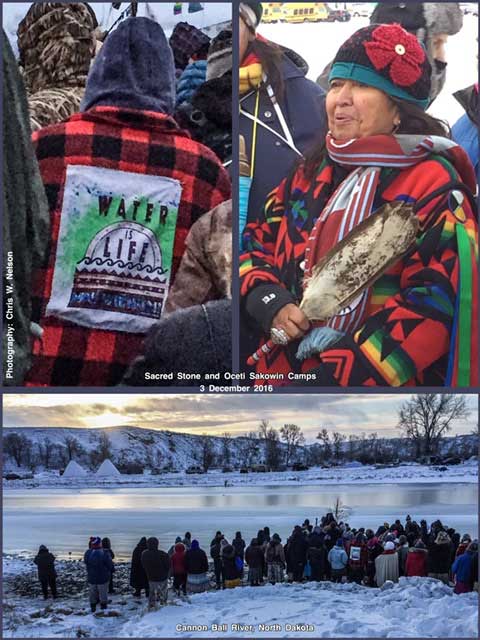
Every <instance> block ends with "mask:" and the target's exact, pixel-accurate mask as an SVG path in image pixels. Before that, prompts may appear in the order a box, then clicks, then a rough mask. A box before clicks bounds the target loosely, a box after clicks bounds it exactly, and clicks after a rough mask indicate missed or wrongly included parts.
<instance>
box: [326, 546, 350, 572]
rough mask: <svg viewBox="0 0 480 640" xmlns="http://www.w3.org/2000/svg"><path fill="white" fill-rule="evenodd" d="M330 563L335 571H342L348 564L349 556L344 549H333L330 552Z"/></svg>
mask: <svg viewBox="0 0 480 640" xmlns="http://www.w3.org/2000/svg"><path fill="white" fill-rule="evenodd" d="M328 562H329V563H330V566H331V567H332V569H334V570H335V571H342V570H343V569H345V567H346V566H347V563H348V556H347V553H346V551H345V549H344V548H343V547H337V546H335V547H333V548H332V549H330V551H329V552H328Z"/></svg>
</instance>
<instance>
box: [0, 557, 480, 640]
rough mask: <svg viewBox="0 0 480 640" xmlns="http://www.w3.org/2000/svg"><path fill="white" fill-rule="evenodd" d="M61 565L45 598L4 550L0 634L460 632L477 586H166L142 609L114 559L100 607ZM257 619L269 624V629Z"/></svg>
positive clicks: (76, 574) (424, 581) (472, 623)
mask: <svg viewBox="0 0 480 640" xmlns="http://www.w3.org/2000/svg"><path fill="white" fill-rule="evenodd" d="M57 565H58V574H59V580H58V581H59V594H60V595H59V598H58V599H57V600H55V601H52V600H49V601H48V604H47V603H45V602H44V601H43V600H42V599H41V597H40V588H39V585H38V581H37V580H36V577H35V573H34V571H33V570H32V569H31V567H32V563H31V562H30V563H27V561H26V560H24V559H23V560H22V559H20V558H18V557H17V558H4V603H3V612H4V619H3V624H4V637H6V638H11V637H35V638H45V637H59V636H60V637H77V638H78V637H100V638H101V637H103V638H107V637H110V638H112V637H116V638H129V637H136V638H139V637H140V638H173V637H179V638H185V637H192V638H204V637H222V636H223V637H232V636H235V637H250V638H251V637H272V638H276V637H309V638H312V637H363V638H374V637H377V638H378V637H384V638H392V637H397V638H398V637H402V638H410V637H411V638H415V637H422V638H447V637H455V638H460V637H473V636H475V635H476V632H477V620H478V594H476V593H469V594H463V595H461V596H457V595H455V594H453V590H452V588H451V587H449V586H446V585H443V584H442V583H441V582H439V581H437V580H432V579H431V578H400V582H399V584H396V585H394V584H393V583H386V585H384V587H383V588H382V589H369V588H367V587H362V586H359V585H356V584H342V585H337V584H332V583H328V582H323V583H312V582H310V583H303V584H278V585H276V586H272V585H266V586H262V587H249V586H245V587H241V588H240V587H239V588H237V589H233V590H226V591H209V592H207V593H203V594H196V595H191V596H187V597H186V598H184V597H182V598H178V597H176V596H175V595H174V594H173V593H172V592H171V591H170V592H169V596H168V603H167V605H166V606H164V607H161V608H160V609H159V610H158V611H154V612H148V611H147V607H146V601H145V599H142V600H139V599H134V598H133V597H132V596H131V589H130V588H129V586H128V565H117V572H116V574H115V589H116V593H115V595H113V596H111V602H110V604H109V607H108V609H107V615H106V616H103V615H101V614H97V615H92V614H91V613H90V611H89V606H88V601H87V593H86V585H85V578H84V575H85V570H84V568H83V566H82V563H81V562H70V563H67V562H62V563H57ZM67 569H68V571H67ZM12 570H15V572H16V573H17V575H16V576H15V577H14V576H13V575H12V573H11V572H12ZM67 574H68V575H67ZM20 593H24V595H20ZM64 593H68V594H69V595H68V597H66V596H64V595H63V594H64ZM214 625H217V627H215V626H214ZM220 625H227V626H226V627H225V628H222V627H221V626H220ZM233 625H241V626H233ZM260 625H272V627H271V630H270V631H267V630H266V628H265V627H261V626H260ZM288 625H290V626H288ZM242 626H243V628H242ZM188 629H203V630H199V631H197V630H192V631H189V630H188Z"/></svg>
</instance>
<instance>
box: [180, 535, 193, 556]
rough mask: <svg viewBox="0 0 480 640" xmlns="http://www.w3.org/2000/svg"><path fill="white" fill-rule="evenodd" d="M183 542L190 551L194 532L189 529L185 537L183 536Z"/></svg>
mask: <svg viewBox="0 0 480 640" xmlns="http://www.w3.org/2000/svg"><path fill="white" fill-rule="evenodd" d="M182 542H183V544H184V545H185V550H186V551H188V550H189V549H190V547H191V545H192V534H191V533H190V531H187V532H186V533H185V537H184V538H183V540H182Z"/></svg>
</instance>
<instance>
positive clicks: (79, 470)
mask: <svg viewBox="0 0 480 640" xmlns="http://www.w3.org/2000/svg"><path fill="white" fill-rule="evenodd" d="M86 475H87V472H86V471H85V469H84V468H83V467H81V466H80V465H79V464H78V462H75V460H70V462H69V463H68V464H67V466H66V468H65V471H64V472H63V475H62V478H81V477H83V476H86Z"/></svg>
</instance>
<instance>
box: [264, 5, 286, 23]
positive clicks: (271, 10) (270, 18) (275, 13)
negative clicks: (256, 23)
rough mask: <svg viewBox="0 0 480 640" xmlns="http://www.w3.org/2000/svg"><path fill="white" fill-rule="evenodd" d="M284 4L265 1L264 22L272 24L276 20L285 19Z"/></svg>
mask: <svg viewBox="0 0 480 640" xmlns="http://www.w3.org/2000/svg"><path fill="white" fill-rule="evenodd" d="M282 6H283V3H282V2H263V3H262V7H263V15H262V22H264V23H272V24H273V23H275V22H281V21H282V19H283V10H282Z"/></svg>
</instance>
